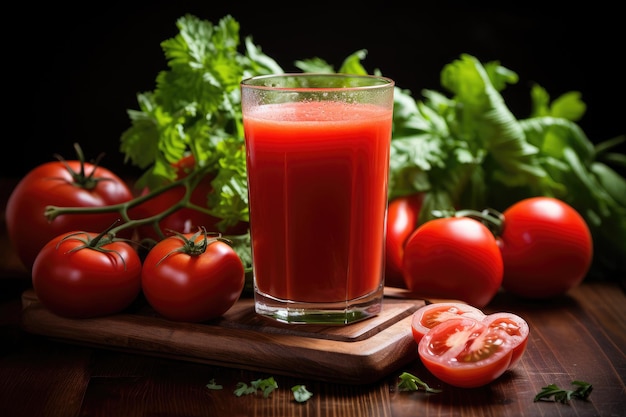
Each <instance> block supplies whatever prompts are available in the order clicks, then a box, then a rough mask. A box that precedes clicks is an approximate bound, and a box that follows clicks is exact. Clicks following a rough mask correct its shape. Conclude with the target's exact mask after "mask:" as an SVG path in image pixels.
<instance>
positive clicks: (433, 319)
mask: <svg viewBox="0 0 626 417" xmlns="http://www.w3.org/2000/svg"><path fill="white" fill-rule="evenodd" d="M458 317H472V318H475V319H477V320H482V319H483V318H485V317H486V315H485V313H483V312H482V310H480V309H478V308H476V307H473V306H471V305H469V304H464V303H458V302H442V303H433V304H428V305H425V306H424V307H421V308H419V309H418V310H417V311H415V313H413V318H412V320H411V333H412V334H413V339H415V342H416V343H419V342H420V340H422V337H424V335H425V334H426V333H428V331H429V330H430V329H432V328H433V327H435V326H436V325H438V324H440V323H443V322H444V321H447V320H449V319H451V318H458Z"/></svg>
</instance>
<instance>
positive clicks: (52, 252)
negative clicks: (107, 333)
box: [32, 232, 141, 318]
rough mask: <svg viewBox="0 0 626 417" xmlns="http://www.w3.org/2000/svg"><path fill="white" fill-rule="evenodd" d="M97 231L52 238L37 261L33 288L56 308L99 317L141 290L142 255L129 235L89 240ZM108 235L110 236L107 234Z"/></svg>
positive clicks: (65, 314) (65, 312) (59, 312)
mask: <svg viewBox="0 0 626 417" xmlns="http://www.w3.org/2000/svg"><path fill="white" fill-rule="evenodd" d="M96 236H97V234H95V233H87V232H70V233H64V234H62V235H59V236H57V237H56V238H54V239H52V240H51V241H50V242H48V243H47V244H46V245H45V246H44V247H43V249H42V250H41V251H40V252H39V254H38V255H37V258H36V259H35V262H34V264H33V270H32V275H33V289H34V290H35V294H37V298H39V301H40V302H41V304H42V305H43V306H44V307H46V308H47V309H48V310H50V311H51V312H53V313H55V314H57V315H59V316H63V317H70V318H90V317H100V316H105V315H109V314H113V313H117V312H120V311H122V310H124V309H125V308H127V307H128V306H130V304H131V303H132V302H133V301H134V300H135V299H136V298H137V296H138V295H139V293H140V291H141V260H140V259H139V255H138V254H137V252H135V250H134V249H133V248H132V246H131V245H130V244H128V243H126V242H124V241H119V240H118V241H112V242H111V241H108V242H105V241H104V240H102V241H100V243H101V246H100V247H99V248H93V247H90V246H89V244H88V242H89V241H90V240H92V239H93V238H95V237H96ZM105 239H106V238H105Z"/></svg>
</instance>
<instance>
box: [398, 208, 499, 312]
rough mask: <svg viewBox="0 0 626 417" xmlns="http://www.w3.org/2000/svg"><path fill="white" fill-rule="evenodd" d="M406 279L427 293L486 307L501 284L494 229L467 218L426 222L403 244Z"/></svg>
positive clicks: (411, 287)
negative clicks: (491, 229)
mask: <svg viewBox="0 0 626 417" xmlns="http://www.w3.org/2000/svg"><path fill="white" fill-rule="evenodd" d="M403 270H404V280H405V283H406V286H407V288H408V289H409V291H410V292H411V293H413V294H415V295H418V296H421V297H425V298H443V299H454V300H460V301H463V302H466V303H468V304H470V305H472V306H474V307H477V308H482V307H484V306H486V305H487V304H488V303H489V302H490V301H491V300H492V299H493V297H494V296H495V295H496V293H497V292H498V290H499V289H500V286H501V284H502V275H503V270H504V267H503V262H502V255H501V253H500V248H499V247H498V243H497V241H496V239H495V237H494V235H493V233H492V232H491V231H490V230H489V229H488V228H487V227H486V226H485V225H483V224H481V223H480V222H478V221H476V220H473V219H471V218H467V217H446V218H438V219H434V220H430V221H427V222H426V223H424V224H423V225H421V226H419V227H418V229H417V230H416V231H415V232H413V233H412V234H411V236H410V237H409V239H408V240H407V243H406V245H405V248H404V260H403Z"/></svg>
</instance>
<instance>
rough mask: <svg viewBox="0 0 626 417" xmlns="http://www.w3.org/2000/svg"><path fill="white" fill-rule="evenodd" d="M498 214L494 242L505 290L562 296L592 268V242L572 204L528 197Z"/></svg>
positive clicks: (535, 296) (531, 295) (538, 296)
mask: <svg viewBox="0 0 626 417" xmlns="http://www.w3.org/2000/svg"><path fill="white" fill-rule="evenodd" d="M502 214H503V216H504V228H503V231H502V233H501V239H500V241H499V244H500V250H501V252H502V259H503V261H504V275H503V280H502V287H503V288H504V289H505V290H506V291H508V292H510V293H511V294H514V295H517V296H520V297H524V298H530V299H545V298H552V297H556V296H560V295H563V294H565V293H566V292H567V291H569V290H570V289H571V288H573V287H575V286H577V285H579V284H580V283H581V282H582V281H583V280H584V278H585V276H586V275H587V272H588V271H589V268H590V267H591V262H592V258H593V241H592V237H591V232H590V230H589V227H588V226H587V224H586V222H585V220H584V219H583V218H582V216H581V215H580V214H579V213H578V212H577V211H576V210H575V209H574V208H573V207H571V206H569V205H568V204H566V203H565V202H563V201H561V200H558V199H556V198H551V197H533V198H528V199H525V200H521V201H519V202H517V203H515V204H513V205H512V206H510V207H509V208H507V209H506V210H505V211H504V212H503V213H502Z"/></svg>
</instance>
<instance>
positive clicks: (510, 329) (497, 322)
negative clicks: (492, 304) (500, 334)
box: [482, 312, 530, 369]
mask: <svg viewBox="0 0 626 417" xmlns="http://www.w3.org/2000/svg"><path fill="white" fill-rule="evenodd" d="M482 321H483V323H485V324H487V326H489V327H491V328H495V329H499V330H501V331H504V332H505V333H507V334H508V335H509V341H510V342H511V348H512V349H513V356H512V357H511V363H510V364H509V369H511V368H512V367H513V366H515V365H516V364H517V362H518V361H519V360H520V358H521V357H522V355H523V354H524V352H525V351H526V345H528V334H529V333H530V330H529V327H528V323H527V322H526V320H524V319H523V318H521V317H520V316H518V315H516V314H513V313H506V312H499V313H492V314H489V315H488V316H486V317H485V318H483V320H482Z"/></svg>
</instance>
